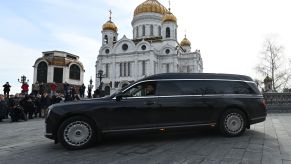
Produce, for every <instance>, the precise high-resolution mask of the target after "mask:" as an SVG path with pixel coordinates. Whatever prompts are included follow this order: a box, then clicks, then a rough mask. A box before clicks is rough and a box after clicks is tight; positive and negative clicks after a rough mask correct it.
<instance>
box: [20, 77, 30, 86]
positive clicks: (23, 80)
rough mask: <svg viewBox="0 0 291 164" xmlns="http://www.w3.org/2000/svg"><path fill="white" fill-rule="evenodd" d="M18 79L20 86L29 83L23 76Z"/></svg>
mask: <svg viewBox="0 0 291 164" xmlns="http://www.w3.org/2000/svg"><path fill="white" fill-rule="evenodd" d="M20 79H21V80H19V79H18V82H19V83H21V84H22V85H23V84H24V83H28V82H29V80H28V79H27V80H26V76H24V75H22V76H21V77H20Z"/></svg>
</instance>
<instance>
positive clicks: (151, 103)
mask: <svg viewBox="0 0 291 164" xmlns="http://www.w3.org/2000/svg"><path fill="white" fill-rule="evenodd" d="M155 103H156V102H155V101H146V102H145V103H144V104H145V105H154V104H155Z"/></svg>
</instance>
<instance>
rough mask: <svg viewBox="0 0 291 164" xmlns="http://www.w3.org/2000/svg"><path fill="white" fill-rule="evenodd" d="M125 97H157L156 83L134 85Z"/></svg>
mask: <svg viewBox="0 0 291 164" xmlns="http://www.w3.org/2000/svg"><path fill="white" fill-rule="evenodd" d="M123 95H124V97H143V96H155V95H156V82H144V83H140V84H137V85H134V86H133V87H131V88H130V89H128V90H127V91H126V92H124V94H123Z"/></svg>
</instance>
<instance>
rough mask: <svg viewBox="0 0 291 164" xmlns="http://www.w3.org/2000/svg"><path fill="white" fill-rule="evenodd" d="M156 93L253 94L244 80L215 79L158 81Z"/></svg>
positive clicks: (165, 94)
mask: <svg viewBox="0 0 291 164" xmlns="http://www.w3.org/2000/svg"><path fill="white" fill-rule="evenodd" d="M157 90H158V95H159V96H171V95H213V94H255V91H254V90H253V89H252V88H251V87H250V86H249V85H248V84H246V83H245V82H239V81H238V82H231V81H216V80H173V81H160V82H158V87H157Z"/></svg>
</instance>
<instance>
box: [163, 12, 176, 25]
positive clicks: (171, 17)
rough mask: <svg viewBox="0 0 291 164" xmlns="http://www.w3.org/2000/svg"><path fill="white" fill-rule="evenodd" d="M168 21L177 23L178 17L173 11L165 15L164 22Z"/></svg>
mask: <svg viewBox="0 0 291 164" xmlns="http://www.w3.org/2000/svg"><path fill="white" fill-rule="evenodd" d="M167 21H169V22H176V23H177V18H176V17H175V15H173V14H172V13H171V12H167V13H166V14H165V15H164V17H163V22H167Z"/></svg>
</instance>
